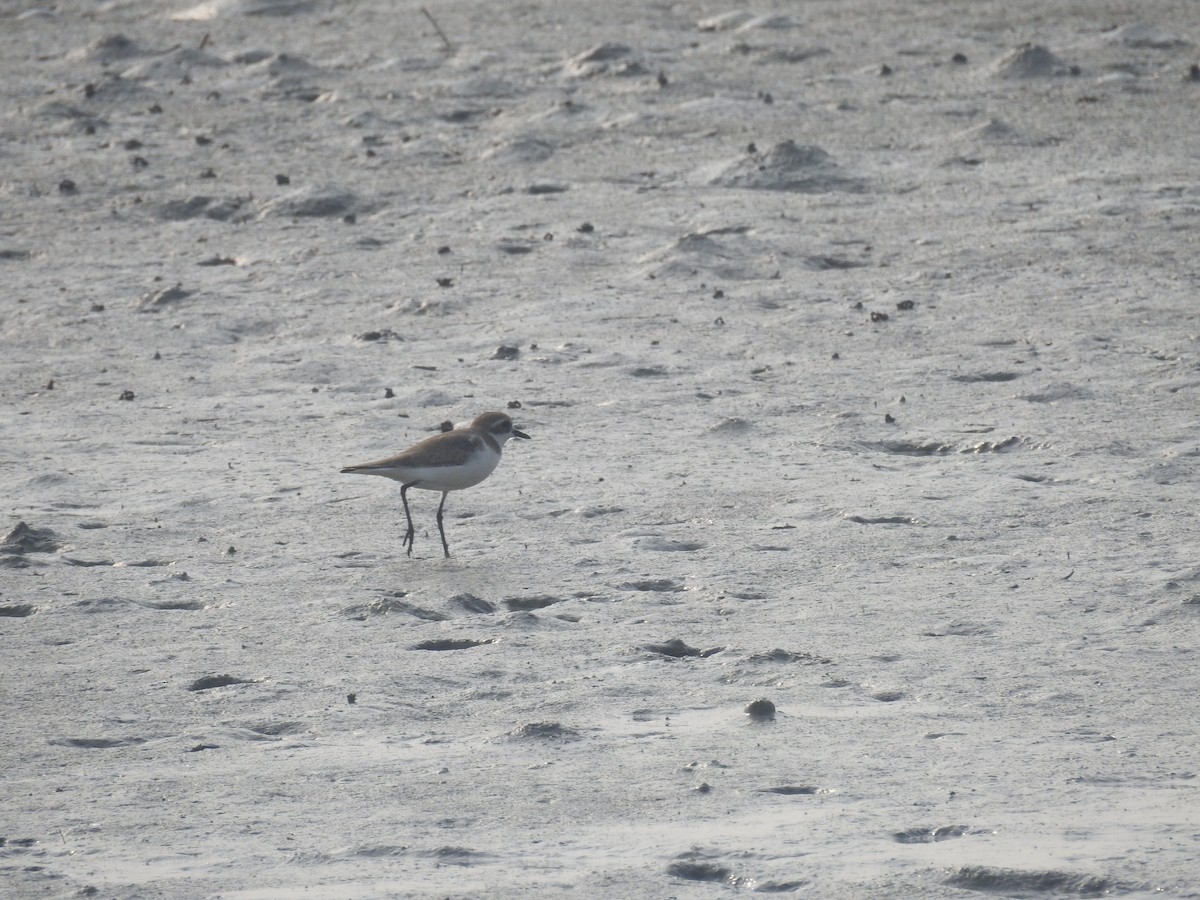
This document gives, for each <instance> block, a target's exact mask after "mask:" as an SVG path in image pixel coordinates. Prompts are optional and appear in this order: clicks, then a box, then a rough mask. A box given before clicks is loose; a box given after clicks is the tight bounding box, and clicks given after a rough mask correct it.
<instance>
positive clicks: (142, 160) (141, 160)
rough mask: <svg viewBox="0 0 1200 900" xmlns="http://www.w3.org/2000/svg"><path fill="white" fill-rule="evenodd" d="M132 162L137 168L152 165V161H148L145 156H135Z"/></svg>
mask: <svg viewBox="0 0 1200 900" xmlns="http://www.w3.org/2000/svg"><path fill="white" fill-rule="evenodd" d="M130 162H131V163H132V164H133V167H134V168H135V169H144V168H146V167H147V166H148V165H150V163H148V162H146V157H144V156H135V157H134V158H133V159H132V160H130Z"/></svg>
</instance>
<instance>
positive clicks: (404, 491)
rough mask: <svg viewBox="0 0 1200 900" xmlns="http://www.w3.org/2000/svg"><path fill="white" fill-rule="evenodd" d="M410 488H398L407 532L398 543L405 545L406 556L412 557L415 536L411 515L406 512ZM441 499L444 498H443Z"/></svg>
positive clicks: (406, 486)
mask: <svg viewBox="0 0 1200 900" xmlns="http://www.w3.org/2000/svg"><path fill="white" fill-rule="evenodd" d="M410 487H412V485H411V484H406V485H404V487H402V488H400V499H401V501H403V503H404V518H406V519H408V531H406V532H405V533H404V540H402V541H401V542H400V546H401V547H403V546H405V545H407V546H408V555H409V556H412V548H413V537H414V536H415V535H416V531H415V530H414V529H413V523H412V513H410V512H409V511H408V489H409V488H410ZM443 499H445V498H444V497H443Z"/></svg>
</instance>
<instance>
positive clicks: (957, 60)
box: [950, 53, 967, 66]
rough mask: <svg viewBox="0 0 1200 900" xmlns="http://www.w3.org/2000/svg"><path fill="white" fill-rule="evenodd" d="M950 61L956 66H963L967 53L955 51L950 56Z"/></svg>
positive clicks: (965, 62)
mask: <svg viewBox="0 0 1200 900" xmlns="http://www.w3.org/2000/svg"><path fill="white" fill-rule="evenodd" d="M950 62H952V63H954V64H955V65H956V66H965V65H966V64H967V55H966V54H965V53H955V54H954V55H953V56H952V57H950Z"/></svg>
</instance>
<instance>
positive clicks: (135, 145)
mask: <svg viewBox="0 0 1200 900" xmlns="http://www.w3.org/2000/svg"><path fill="white" fill-rule="evenodd" d="M121 146H122V147H124V148H125V149H126V150H141V149H142V142H141V141H139V140H135V139H133V138H130V139H129V140H127V141H126V142H125V143H124V144H122V145H121Z"/></svg>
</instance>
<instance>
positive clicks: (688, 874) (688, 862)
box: [667, 859, 732, 881]
mask: <svg viewBox="0 0 1200 900" xmlns="http://www.w3.org/2000/svg"><path fill="white" fill-rule="evenodd" d="M667 874H668V875H671V876H673V877H675V878H685V879H687V880H688V881H728V880H729V879H730V877H731V876H732V873H731V872H730V871H729V870H728V869H727V868H725V867H724V866H718V865H716V864H714V863H706V862H697V861H696V860H693V859H681V860H677V861H676V862H673V863H671V864H670V865H669V866H667Z"/></svg>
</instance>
